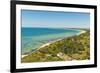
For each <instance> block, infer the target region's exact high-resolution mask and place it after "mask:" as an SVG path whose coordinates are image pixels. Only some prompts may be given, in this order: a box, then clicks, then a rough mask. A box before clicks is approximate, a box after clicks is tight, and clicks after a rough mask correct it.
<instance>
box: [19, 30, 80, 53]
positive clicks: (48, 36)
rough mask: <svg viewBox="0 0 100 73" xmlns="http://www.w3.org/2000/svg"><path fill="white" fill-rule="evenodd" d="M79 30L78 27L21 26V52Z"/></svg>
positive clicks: (74, 33) (72, 34) (26, 51)
mask: <svg viewBox="0 0 100 73" xmlns="http://www.w3.org/2000/svg"><path fill="white" fill-rule="evenodd" d="M80 32H81V30H78V29H65V28H22V29H21V37H22V38H21V41H22V42H21V43H22V54H25V53H28V52H31V51H33V50H35V49H37V48H38V47H40V46H41V45H43V44H45V43H47V42H50V41H54V40H57V39H61V38H66V37H70V36H74V35H76V34H78V33H80Z"/></svg>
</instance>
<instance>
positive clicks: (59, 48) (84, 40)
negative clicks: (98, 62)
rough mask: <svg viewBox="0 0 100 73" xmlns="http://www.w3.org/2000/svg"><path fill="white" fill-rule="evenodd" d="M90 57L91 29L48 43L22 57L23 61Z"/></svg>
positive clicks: (67, 59)
mask: <svg viewBox="0 0 100 73" xmlns="http://www.w3.org/2000/svg"><path fill="white" fill-rule="evenodd" d="M89 59H90V31H89V30H85V32H84V31H82V33H81V34H78V35H76V36H72V37H68V38H64V39H61V40H58V41H55V42H52V43H46V44H44V45H42V46H41V47H39V48H37V50H36V51H34V52H32V53H30V54H28V55H25V56H24V57H22V58H21V62H22V63H31V62H52V61H72V60H89Z"/></svg>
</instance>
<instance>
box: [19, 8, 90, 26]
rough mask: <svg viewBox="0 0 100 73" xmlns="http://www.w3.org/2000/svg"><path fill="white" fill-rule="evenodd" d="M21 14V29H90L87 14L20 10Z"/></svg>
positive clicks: (88, 15)
mask: <svg viewBox="0 0 100 73" xmlns="http://www.w3.org/2000/svg"><path fill="white" fill-rule="evenodd" d="M21 14H22V17H21V18H22V27H47V28H53V27H54V28H60V27H61V28H65V27H70V28H89V27H90V14H89V13H79V12H55V11H36V10H22V11H21Z"/></svg>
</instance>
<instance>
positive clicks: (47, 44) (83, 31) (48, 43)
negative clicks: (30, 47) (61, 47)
mask: <svg viewBox="0 0 100 73" xmlns="http://www.w3.org/2000/svg"><path fill="white" fill-rule="evenodd" d="M85 32H86V31H85V30H82V31H81V32H80V33H78V34H76V36H78V35H80V34H83V33H85ZM63 39H64V38H62V39H57V40H55V41H50V42H47V43H45V44H43V45H41V46H40V47H39V48H38V49H36V51H37V50H39V49H41V48H43V47H45V46H49V45H50V44H52V43H55V42H57V41H60V40H63ZM33 52H35V51H33ZM33 52H30V53H29V54H25V55H21V58H23V57H25V56H28V55H30V54H31V53H33Z"/></svg>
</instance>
